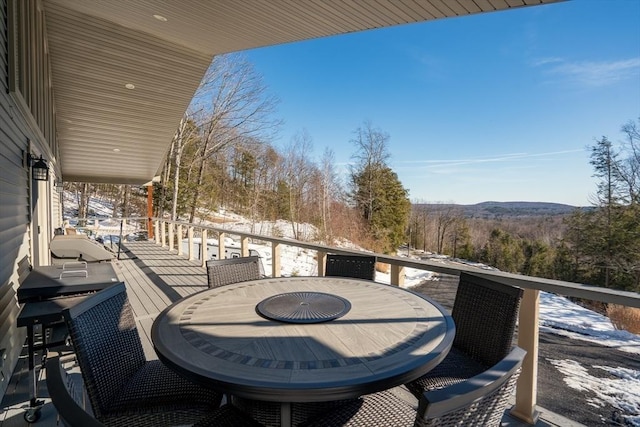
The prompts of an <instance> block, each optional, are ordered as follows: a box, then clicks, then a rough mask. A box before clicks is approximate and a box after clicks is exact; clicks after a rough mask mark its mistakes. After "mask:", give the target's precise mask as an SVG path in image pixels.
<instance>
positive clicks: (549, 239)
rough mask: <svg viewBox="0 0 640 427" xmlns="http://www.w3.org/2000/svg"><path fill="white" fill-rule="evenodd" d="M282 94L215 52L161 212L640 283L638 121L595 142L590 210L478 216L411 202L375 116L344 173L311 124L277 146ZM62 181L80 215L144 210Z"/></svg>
mask: <svg viewBox="0 0 640 427" xmlns="http://www.w3.org/2000/svg"><path fill="white" fill-rule="evenodd" d="M277 103H278V100H277V98H276V97H274V96H272V95H270V94H269V93H268V91H267V88H266V87H265V86H264V84H263V83H262V80H261V77H260V76H259V75H257V74H256V73H255V71H254V70H253V68H252V66H251V64H250V63H248V62H246V60H245V59H244V58H243V57H242V56H241V55H235V54H234V55H224V56H220V57H216V59H215V60H214V61H213V63H212V65H211V67H210V69H209V71H208V72H207V75H206V76H205V79H204V80H203V82H202V84H201V86H200V88H199V89H198V91H197V93H196V95H195V96H194V98H193V101H192V103H191V105H190V106H189V108H188V109H187V111H186V112H185V114H184V116H183V118H182V120H181V121H180V123H179V126H178V128H177V129H176V132H175V135H174V138H173V140H172V143H171V147H170V149H169V151H168V152H167V155H166V160H165V163H164V166H163V168H162V173H161V176H160V179H159V181H158V182H156V183H154V192H153V194H154V209H155V215H156V216H162V217H167V218H171V219H174V220H177V219H180V220H183V221H188V222H198V221H200V220H204V219H211V218H209V217H208V215H210V214H209V212H215V211H218V210H220V209H224V210H228V211H232V212H235V213H237V214H240V215H243V216H244V217H246V218H247V219H248V220H249V221H252V222H258V221H262V220H276V219H283V220H286V221H288V224H290V227H291V232H292V233H293V235H294V236H295V237H296V238H297V239H300V240H310V241H315V242H319V243H324V244H328V245H333V244H335V243H336V242H337V241H339V240H341V239H347V240H350V241H352V242H354V243H355V244H357V245H359V246H361V247H363V248H365V249H368V250H373V251H376V252H384V253H394V252H395V251H396V250H397V248H398V247H400V246H401V245H408V246H410V247H411V248H415V249H420V250H422V251H425V252H432V253H437V254H445V255H449V256H451V257H454V258H461V259H466V260H469V261H478V262H483V263H486V264H488V265H491V266H493V267H495V268H498V269H500V270H503V271H508V272H516V273H522V274H526V275H532V276H539V277H546V278H554V279H561V280H566V281H572V282H579V283H589V284H594V285H598V286H606V287H611V288H616V289H624V290H633V291H636V292H637V291H640V205H639V203H640V119H638V121H637V122H635V121H629V122H627V123H626V124H624V125H623V126H622V128H621V135H622V136H623V139H622V140H621V141H620V142H619V143H616V144H614V143H612V142H611V141H610V140H609V139H608V138H607V137H602V138H600V139H599V140H596V141H595V143H594V145H593V146H591V147H588V149H589V150H590V153H591V161H590V163H591V165H592V167H593V173H594V177H596V178H597V182H598V186H597V188H594V193H593V197H592V200H591V203H592V206H590V207H589V208H588V209H586V208H584V207H583V208H576V209H575V210H574V211H573V212H571V213H569V214H550V215H537V216H530V217H511V216H508V215H505V216H502V217H493V218H479V217H473V216H469V215H465V213H464V212H463V211H462V210H461V209H459V208H457V207H456V206H455V205H445V204H437V203H436V204H434V203H431V204H426V203H424V201H413V202H412V201H410V199H409V192H408V190H407V189H405V188H404V187H403V186H402V183H401V182H400V181H399V179H398V176H397V174H396V173H395V172H394V171H393V170H392V169H391V167H390V166H389V162H388V159H389V156H390V153H389V151H388V141H389V138H390V136H389V135H388V134H387V133H385V132H384V131H383V130H381V129H379V128H377V127H375V126H374V125H373V124H372V123H370V122H367V121H365V122H363V123H362V124H360V125H359V126H356V128H355V130H354V131H353V137H352V139H351V140H350V141H348V143H349V144H351V146H352V147H353V156H352V162H351V164H350V166H349V170H348V171H347V173H346V174H345V173H342V174H340V173H339V171H338V169H337V167H336V165H335V160H334V156H333V153H332V152H331V151H330V150H325V151H324V153H323V154H322V157H321V158H320V159H319V160H318V159H314V158H313V157H312V153H313V142H312V137H311V135H309V134H308V133H307V132H306V131H304V130H302V131H300V132H299V133H298V134H297V135H296V136H295V137H294V138H293V139H292V140H291V142H290V143H289V144H288V145H287V146H286V147H284V148H282V147H276V146H275V145H274V143H273V141H274V139H275V136H276V135H277V132H278V127H279V124H280V121H279V120H277V119H274V118H273V117H274V112H275V108H276V106H277ZM345 142H347V141H345ZM66 189H67V190H74V191H77V192H78V193H79V194H80V195H81V196H82V197H81V198H80V200H81V201H83V203H81V204H80V209H79V212H78V216H79V217H86V216H87V213H88V212H87V200H88V197H89V196H90V195H94V196H95V195H96V194H98V195H99V196H100V197H103V198H107V199H109V200H111V201H113V203H114V213H113V214H114V216H136V215H138V216H146V201H145V198H146V190H145V189H144V188H143V187H132V186H124V185H121V186H118V185H106V184H105V185H92V184H88V183H66ZM302 223H310V224H313V225H314V226H315V227H316V230H317V233H316V235H314V236H307V235H304V234H303V233H302V229H301V227H299V224H302Z"/></svg>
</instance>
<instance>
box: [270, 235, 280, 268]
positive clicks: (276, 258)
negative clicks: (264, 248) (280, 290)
mask: <svg viewBox="0 0 640 427" xmlns="http://www.w3.org/2000/svg"><path fill="white" fill-rule="evenodd" d="M271 277H280V243H277V242H271Z"/></svg>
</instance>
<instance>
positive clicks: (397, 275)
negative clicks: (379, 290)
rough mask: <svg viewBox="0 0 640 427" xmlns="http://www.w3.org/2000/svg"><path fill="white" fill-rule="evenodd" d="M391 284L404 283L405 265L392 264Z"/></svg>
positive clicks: (400, 284)
mask: <svg viewBox="0 0 640 427" xmlns="http://www.w3.org/2000/svg"><path fill="white" fill-rule="evenodd" d="M391 284H392V285H396V286H402V285H404V266H399V265H398V264H391Z"/></svg>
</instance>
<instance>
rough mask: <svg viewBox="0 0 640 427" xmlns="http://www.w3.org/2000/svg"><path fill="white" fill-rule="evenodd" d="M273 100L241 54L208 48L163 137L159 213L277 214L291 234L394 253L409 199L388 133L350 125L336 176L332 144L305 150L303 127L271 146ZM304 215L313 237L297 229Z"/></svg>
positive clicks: (256, 217)
mask: <svg viewBox="0 0 640 427" xmlns="http://www.w3.org/2000/svg"><path fill="white" fill-rule="evenodd" d="M277 103H278V100H277V99H276V98H275V97H273V96H272V95H270V94H269V93H268V91H267V89H266V86H264V84H263V82H262V80H261V78H260V76H259V75H258V74H257V73H256V72H255V71H254V70H253V68H252V66H251V64H249V63H248V62H247V61H246V60H245V59H244V57H243V56H241V55H238V54H233V55H222V56H217V57H216V58H215V59H214V60H213V62H212V64H211V66H210V68H209V70H208V71H207V73H206V76H205V78H204V79H203V81H202V83H201V85H200V87H199V89H198V91H197V92H196V94H195V96H194V98H193V102H192V103H191V105H190V106H189V108H188V109H187V111H186V112H185V114H184V116H183V118H182V120H181V121H180V124H179V126H178V129H177V130H176V133H175V135H174V138H173V140H172V143H171V148H170V150H169V153H168V155H167V157H166V162H165V165H164V168H163V171H162V176H161V180H160V182H159V183H158V184H157V185H156V187H157V188H156V191H154V195H156V200H155V204H156V206H157V209H158V215H159V216H163V215H165V214H167V215H168V216H170V217H171V218H172V219H174V220H176V219H178V218H182V219H185V220H187V221H189V222H194V221H195V220H197V219H202V220H213V221H215V220H216V218H213V217H211V214H210V212H216V211H218V210H220V209H226V210H229V211H233V212H235V213H238V214H241V215H243V216H244V217H246V218H248V219H249V220H250V221H251V223H252V224H253V225H254V226H255V224H257V223H259V222H260V221H263V220H272V221H275V220H286V221H287V222H288V224H289V227H290V231H291V234H292V235H293V236H294V238H296V239H300V240H315V241H320V242H325V243H328V244H333V243H334V242H335V241H336V239H338V238H341V237H345V236H348V238H350V239H353V240H356V241H357V242H359V243H360V244H361V245H363V246H365V247H367V248H368V249H371V250H376V251H382V252H390V251H393V250H394V248H396V247H397V246H398V245H399V244H400V243H401V242H402V241H403V240H404V233H405V229H406V222H407V219H408V212H409V210H410V201H409V198H408V191H407V190H406V189H404V188H403V187H402V184H401V183H400V181H399V180H398V177H397V175H396V174H395V173H394V172H393V171H392V170H391V168H390V167H389V166H388V162H387V161H388V158H389V153H388V150H387V145H388V141H389V138H390V137H389V135H388V134H386V133H384V132H383V131H382V130H380V129H377V128H375V127H374V126H373V124H371V123H370V122H366V121H365V122H364V123H363V124H362V125H361V126H360V127H358V128H357V129H356V130H355V131H354V133H353V135H354V136H353V138H352V140H351V141H350V143H351V144H352V145H353V146H354V150H355V151H354V155H353V159H352V160H353V163H352V164H351V165H350V169H349V173H348V175H349V177H348V179H347V181H346V182H343V180H342V179H341V177H340V175H341V174H340V173H339V171H338V170H337V169H336V165H335V159H334V154H333V152H332V151H330V150H325V151H324V153H323V155H322V157H321V158H320V159H319V160H315V159H314V158H313V157H312V153H313V141H312V137H311V135H309V134H308V132H306V131H305V130H301V131H299V132H298V133H297V134H296V135H295V136H294V137H293V138H292V140H291V141H290V143H289V144H288V145H287V146H286V147H284V148H280V149H279V148H277V147H276V146H275V145H274V143H273V141H274V138H275V136H276V135H277V132H278V129H279V126H280V124H281V121H280V120H278V119H274V113H275V107H276V105H277ZM303 223H310V224H313V225H315V226H316V229H317V230H318V232H317V235H314V236H306V235H304V233H303V230H304V229H303V228H301V227H300V225H301V224H303ZM253 231H254V232H259V231H260V230H253Z"/></svg>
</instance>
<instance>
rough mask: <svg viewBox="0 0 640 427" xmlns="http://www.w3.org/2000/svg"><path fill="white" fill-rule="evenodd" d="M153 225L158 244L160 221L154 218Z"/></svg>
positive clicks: (157, 243)
mask: <svg viewBox="0 0 640 427" xmlns="http://www.w3.org/2000/svg"><path fill="white" fill-rule="evenodd" d="M153 225H154V227H155V228H156V232H155V235H156V236H155V239H156V245H159V244H160V221H159V220H157V219H156V220H155V221H154V224H153Z"/></svg>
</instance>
